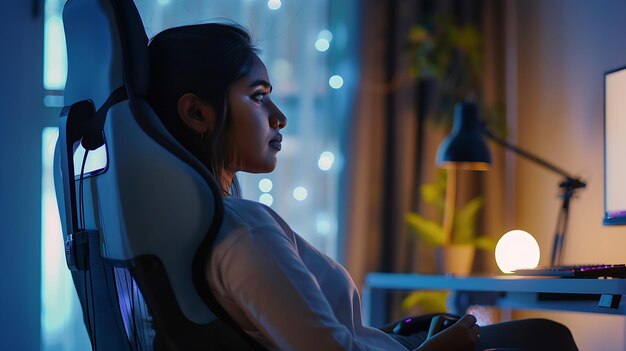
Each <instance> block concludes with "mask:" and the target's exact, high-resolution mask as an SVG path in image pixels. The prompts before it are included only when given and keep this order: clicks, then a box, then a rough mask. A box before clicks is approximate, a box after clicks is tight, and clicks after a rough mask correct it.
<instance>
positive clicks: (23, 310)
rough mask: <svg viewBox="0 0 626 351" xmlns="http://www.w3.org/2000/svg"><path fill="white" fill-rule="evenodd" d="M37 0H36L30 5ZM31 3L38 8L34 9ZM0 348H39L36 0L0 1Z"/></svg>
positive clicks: (43, 117) (49, 116)
mask: <svg viewBox="0 0 626 351" xmlns="http://www.w3.org/2000/svg"><path fill="white" fill-rule="evenodd" d="M37 4H38V5H37ZM35 10H37V11H35ZM0 47H1V48H2V49H1V50H2V54H0V73H1V75H0V161H1V166H0V235H1V237H2V243H1V244H0V276H1V278H0V279H1V280H0V281H1V282H2V283H1V284H0V286H1V289H0V350H29V351H31V350H39V347H40V337H39V329H40V328H39V324H40V322H39V318H40V317H39V316H40V313H39V311H40V307H39V305H40V303H39V301H40V298H39V295H40V290H39V289H40V288H39V285H40V282H39V281H40V271H41V267H40V266H41V260H40V256H41V253H40V246H41V245H40V241H41V240H40V232H41V219H40V217H41V209H40V202H41V194H40V189H41V131H42V128H43V127H44V126H46V125H53V124H54V123H55V122H56V117H55V115H56V114H57V112H58V111H55V110H51V109H45V108H44V106H43V104H42V100H43V94H44V91H43V86H42V71H43V68H42V67H43V59H42V51H43V1H37V0H34V1H33V0H28V1H24V0H20V1H3V2H2V4H1V5H0Z"/></svg>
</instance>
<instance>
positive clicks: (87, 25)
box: [63, 0, 150, 108]
mask: <svg viewBox="0 0 626 351" xmlns="http://www.w3.org/2000/svg"><path fill="white" fill-rule="evenodd" d="M63 23H64V26H65V36H66V46H67V52H68V55H67V56H68V72H67V75H68V77H67V85H66V87H65V104H66V105H70V104H72V103H74V102H77V101H81V100H86V99H91V100H93V102H94V104H95V106H96V108H99V107H100V106H102V104H103V103H104V102H105V101H106V99H107V98H108V97H109V95H110V94H111V93H112V92H113V91H114V90H115V89H117V88H119V87H120V86H122V85H125V86H126V90H127V94H128V96H129V97H130V98H133V97H143V96H145V94H146V91H147V89H148V85H149V72H150V66H149V59H148V48H147V45H148V38H147V36H146V33H145V30H144V27H143V24H142V22H141V17H140V16H139V13H138V12H137V8H136V7H135V6H134V4H133V3H132V2H129V1H121V0H69V1H68V2H67V3H66V4H65V7H64V9H63ZM93 82H98V84H93Z"/></svg>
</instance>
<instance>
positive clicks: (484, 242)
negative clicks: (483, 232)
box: [474, 236, 497, 252]
mask: <svg viewBox="0 0 626 351" xmlns="http://www.w3.org/2000/svg"><path fill="white" fill-rule="evenodd" d="M496 244H497V241H496V240H494V239H493V238H488V237H485V236H481V237H478V238H476V239H475V240H474V245H475V246H476V248H478V249H481V250H485V251H491V252H493V251H495V250H496Z"/></svg>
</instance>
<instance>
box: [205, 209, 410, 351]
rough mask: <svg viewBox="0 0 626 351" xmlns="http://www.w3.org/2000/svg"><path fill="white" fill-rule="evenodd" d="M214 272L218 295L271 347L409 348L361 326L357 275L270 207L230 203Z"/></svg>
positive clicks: (212, 278) (215, 254)
mask: <svg viewBox="0 0 626 351" xmlns="http://www.w3.org/2000/svg"><path fill="white" fill-rule="evenodd" d="M224 210H225V211H224V212H225V213H224V222H223V224H222V228H221V229H220V232H219V234H218V236H217V238H216V241H215V245H214V249H213V256H212V260H211V262H210V267H209V269H208V270H207V274H208V280H209V284H210V286H211V289H212V292H213V294H214V295H215V297H216V298H217V300H218V301H219V303H220V304H221V305H222V306H223V307H224V309H225V310H226V311H227V312H228V314H229V315H230V316H231V317H232V318H233V319H234V320H235V321H236V322H237V324H238V325H239V326H241V327H242V329H243V330H244V331H245V332H246V333H248V334H249V335H251V336H252V337H253V338H254V339H255V340H257V341H258V342H259V343H261V344H262V345H264V346H265V347H266V348H268V349H270V350H298V351H305V350H315V351H319V350H324V351H333V350H342V351H344V350H348V351H351V350H392V351H393V350H398V351H406V348H405V347H404V346H402V345H401V344H400V343H398V342H396V341H395V340H393V339H392V338H391V337H389V336H388V335H387V334H385V333H384V332H382V331H380V330H378V329H375V328H370V327H366V326H364V325H363V324H362V321H361V300H360V298H359V294H358V291H357V289H356V286H355V285H354V282H353V281H352V278H350V275H349V274H348V272H347V271H346V270H345V269H344V268H343V267H342V266H341V265H340V264H339V263H337V262H336V261H334V260H333V259H331V258H330V257H328V256H326V255H324V254H323V253H321V252H319V251H318V250H316V249H315V248H314V247H313V246H311V245H310V244H309V243H307V242H306V241H305V240H304V239H302V238H301V237H300V236H299V235H298V234H296V233H295V232H294V231H293V230H291V228H289V226H288V225H287V223H285V221H284V220H283V219H282V218H280V217H279V216H278V214H276V213H275V212H274V211H272V210H271V209H270V208H269V207H267V206H265V205H262V204H260V203H257V202H252V201H248V200H243V199H236V198H227V199H225V200H224Z"/></svg>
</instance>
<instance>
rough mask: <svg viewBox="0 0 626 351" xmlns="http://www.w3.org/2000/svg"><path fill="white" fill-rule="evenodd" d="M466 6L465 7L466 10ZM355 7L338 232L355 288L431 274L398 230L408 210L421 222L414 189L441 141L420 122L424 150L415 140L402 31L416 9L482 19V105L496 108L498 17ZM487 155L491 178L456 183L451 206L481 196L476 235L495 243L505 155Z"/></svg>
mask: <svg viewBox="0 0 626 351" xmlns="http://www.w3.org/2000/svg"><path fill="white" fill-rule="evenodd" d="M468 4H469V5H471V6H472V7H471V8H467V6H469V5H468ZM361 6H362V8H361V13H360V16H361V24H360V33H359V36H360V37H361V45H360V47H361V52H360V57H361V72H360V85H359V91H358V94H357V99H356V102H355V107H354V111H353V114H352V121H351V122H350V124H349V126H350V127H349V128H350V133H349V134H350V135H351V138H350V141H349V144H348V145H347V150H346V163H345V167H346V171H345V174H344V177H345V181H344V184H345V185H346V188H345V191H346V200H345V203H344V206H345V209H344V210H345V216H346V217H345V218H344V224H343V230H344V231H345V242H344V245H343V247H344V250H343V251H344V252H343V258H344V259H343V261H344V264H345V265H346V267H347V268H348V270H349V271H350V273H351V275H352V277H353V278H354V280H355V282H356V283H357V285H359V286H361V285H362V283H363V279H364V276H365V275H366V274H367V273H368V272H374V271H381V270H387V271H393V272H422V273H432V272H434V263H433V255H434V254H433V252H434V250H433V249H432V248H430V247H426V246H425V245H423V244H420V243H419V242H417V240H416V239H414V238H412V237H411V236H410V235H409V234H408V232H407V230H406V227H405V224H404V214H405V213H406V212H407V211H409V210H417V211H418V212H420V213H422V214H424V215H428V209H427V208H426V206H424V204H421V203H420V202H419V198H418V191H417V189H418V187H419V184H421V183H423V182H428V181H432V180H433V179H434V177H435V174H436V168H435V163H434V157H435V152H436V148H437V146H438V144H439V143H440V141H441V139H442V138H443V136H444V135H445V134H446V133H447V130H445V129H441V128H433V127H431V126H429V125H428V122H426V124H425V127H424V133H423V140H421V141H420V140H418V135H419V134H418V130H417V128H418V116H417V112H416V111H417V110H419V108H420V106H419V105H418V103H417V102H416V101H417V96H418V95H417V94H418V92H417V91H416V90H417V89H416V82H415V81H414V80H412V79H411V78H410V75H409V74H408V72H409V71H408V64H407V60H406V55H405V54H404V51H405V49H404V45H405V43H406V38H407V35H408V32H409V28H410V27H411V25H412V24H414V23H416V22H417V21H419V20H420V16H422V15H423V11H424V9H429V11H433V9H434V10H436V11H454V13H455V15H456V16H464V15H465V14H467V12H472V11H473V12H476V11H478V12H479V13H480V18H481V23H480V24H479V25H480V27H481V30H482V33H483V43H484V55H485V56H484V64H485V70H484V78H483V82H484V86H483V90H484V91H483V99H485V100H486V101H488V102H494V103H495V102H497V101H504V97H503V94H504V67H503V62H504V60H503V52H504V43H503V37H504V34H503V23H502V18H503V11H504V9H503V5H502V4H500V2H498V1H497V0H484V1H464V0H458V1H452V0H450V1H442V0H429V1H416V0H397V1H376V0H367V1H363V2H362V3H361ZM418 145H421V147H419V148H418V147H417V146H418ZM491 151H492V157H493V159H494V163H493V167H492V168H491V170H490V171H488V172H483V173H481V174H476V173H475V172H474V173H472V172H462V173H460V174H459V177H458V179H459V184H458V192H459V193H458V202H459V203H461V202H463V201H464V199H468V198H469V197H470V196H472V195H475V194H483V196H484V197H485V206H484V210H483V212H482V213H483V216H482V219H481V226H480V228H481V230H482V232H483V233H485V234H486V235H490V236H493V237H494V238H495V237H498V236H499V235H501V234H502V233H503V230H504V229H505V228H504V227H505V225H504V211H505V208H504V205H505V204H504V182H505V177H506V175H505V173H504V166H503V165H504V159H503V157H504V156H503V152H502V151H501V150H499V149H498V148H497V147H493V145H492V147H491ZM418 156H419V157H418ZM418 160H420V161H418ZM494 262H495V261H494V259H493V255H492V254H489V255H480V254H479V255H478V257H477V260H476V263H475V267H474V271H475V272H486V271H494V270H495V269H496V268H495V263H494Z"/></svg>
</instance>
